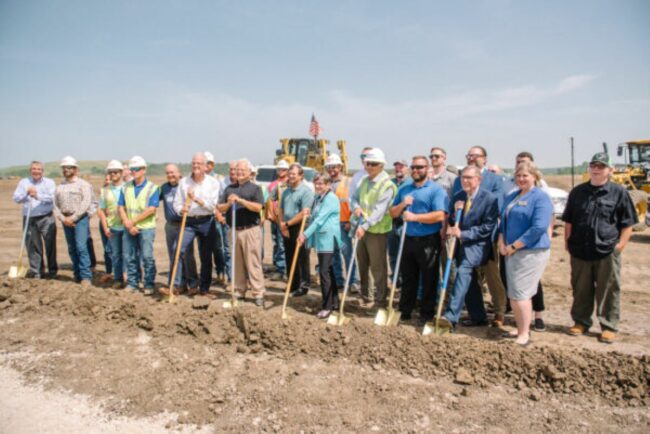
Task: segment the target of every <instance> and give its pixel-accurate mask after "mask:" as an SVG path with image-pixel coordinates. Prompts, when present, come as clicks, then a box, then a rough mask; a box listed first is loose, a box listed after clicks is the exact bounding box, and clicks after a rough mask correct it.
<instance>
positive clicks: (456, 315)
mask: <svg viewBox="0 0 650 434" xmlns="http://www.w3.org/2000/svg"><path fill="white" fill-rule="evenodd" d="M463 304H466V305H467V312H469V316H470V318H471V319H472V321H474V322H483V321H487V314H486V313H485V306H484V305H483V293H482V292H481V286H480V285H479V283H478V274H477V272H476V267H473V266H472V265H470V264H469V263H468V262H467V261H466V260H465V259H461V260H460V261H459V262H458V263H457V267H456V280H455V281H454V286H453V289H452V291H451V296H450V297H449V304H448V305H447V309H446V310H445V314H444V316H445V317H446V318H447V319H448V320H449V321H450V322H451V323H452V324H457V323H458V320H459V319H460V312H461V311H462V309H463Z"/></svg>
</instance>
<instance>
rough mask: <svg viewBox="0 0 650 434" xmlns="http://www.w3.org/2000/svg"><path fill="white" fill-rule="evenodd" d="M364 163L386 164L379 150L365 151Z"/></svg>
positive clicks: (382, 152) (382, 153)
mask: <svg viewBox="0 0 650 434" xmlns="http://www.w3.org/2000/svg"><path fill="white" fill-rule="evenodd" d="M363 161H364V162H366V163H379V164H386V157H385V156H384V151H382V150H381V149H379V148H372V149H370V150H368V151H366V157H365V158H364V160H363Z"/></svg>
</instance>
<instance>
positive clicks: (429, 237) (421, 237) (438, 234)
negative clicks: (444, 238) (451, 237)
mask: <svg viewBox="0 0 650 434" xmlns="http://www.w3.org/2000/svg"><path fill="white" fill-rule="evenodd" d="M406 238H409V239H411V240H414V241H419V240H428V239H431V238H440V232H435V233H433V234H429V235H420V236H412V235H409V234H406Z"/></svg>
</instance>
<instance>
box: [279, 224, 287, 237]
mask: <svg viewBox="0 0 650 434" xmlns="http://www.w3.org/2000/svg"><path fill="white" fill-rule="evenodd" d="M280 233H281V234H282V236H283V237H285V238H289V227H288V226H287V225H286V224H285V223H284V222H281V223H280Z"/></svg>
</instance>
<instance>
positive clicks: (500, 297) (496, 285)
mask: <svg viewBox="0 0 650 434" xmlns="http://www.w3.org/2000/svg"><path fill="white" fill-rule="evenodd" d="M465 158H466V159H467V165H468V166H476V167H478V168H479V170H480V171H481V185H480V189H481V190H486V191H488V192H490V193H492V194H493V195H494V196H495V198H496V199H497V202H498V206H499V208H498V210H499V214H501V210H502V208H503V200H504V199H505V193H504V191H503V180H502V179H501V178H500V177H499V176H498V175H495V174H494V173H492V172H490V171H489V170H487V167H486V164H487V151H486V150H485V148H483V147H482V146H473V147H471V148H470V149H469V151H467V155H465ZM461 191H463V188H462V186H461V182H460V176H459V177H458V178H456V180H455V181H454V187H453V189H452V195H455V194H456V193H458V192H461ZM491 253H492V255H490V258H489V260H488V261H487V263H486V264H485V265H483V266H482V267H481V270H480V272H481V274H482V275H483V276H484V277H485V280H486V281H487V286H488V289H489V290H490V296H491V298H492V307H493V309H494V321H493V322H492V325H493V326H495V327H501V326H503V318H504V315H505V312H506V288H505V286H504V285H503V281H502V280H501V275H500V273H499V252H498V250H497V248H496V230H495V231H494V233H493V236H492V252H491ZM465 325H467V326H478V325H485V324H483V323H475V322H473V321H470V322H468V323H467V324H465Z"/></svg>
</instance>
